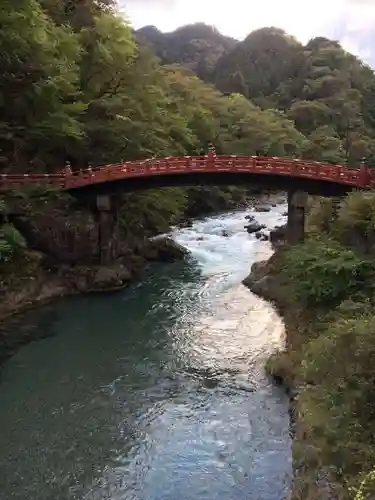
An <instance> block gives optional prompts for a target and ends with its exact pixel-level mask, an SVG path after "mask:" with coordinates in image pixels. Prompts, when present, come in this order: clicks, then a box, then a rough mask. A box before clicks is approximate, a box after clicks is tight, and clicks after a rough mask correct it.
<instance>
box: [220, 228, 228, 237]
mask: <svg viewBox="0 0 375 500" xmlns="http://www.w3.org/2000/svg"><path fill="white" fill-rule="evenodd" d="M221 235H222V236H225V237H226V238H228V237H229V233H228V231H226V230H225V229H223V232H222V233H221Z"/></svg>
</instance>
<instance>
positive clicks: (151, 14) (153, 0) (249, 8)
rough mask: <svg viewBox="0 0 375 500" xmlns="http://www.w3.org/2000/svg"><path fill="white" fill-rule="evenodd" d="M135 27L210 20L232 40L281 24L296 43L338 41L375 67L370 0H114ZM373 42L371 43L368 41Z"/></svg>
mask: <svg viewBox="0 0 375 500" xmlns="http://www.w3.org/2000/svg"><path fill="white" fill-rule="evenodd" d="M119 3H120V8H121V9H122V10H123V11H124V12H125V14H126V16H127V18H128V19H129V21H130V22H131V23H132V24H133V26H134V27H135V28H140V27H142V26H146V25H154V26H156V27H157V28H159V29H160V30H161V31H163V32H168V31H173V30H174V29H176V28H177V27H179V26H182V25H184V24H189V23H194V22H204V23H206V24H210V25H214V26H216V28H217V29H218V30H219V31H220V32H221V33H223V34H224V35H228V36H232V37H233V38H236V39H238V40H242V39H243V38H245V37H246V36H247V35H248V34H249V33H250V32H251V31H253V30H254V29H257V28H262V27H265V26H276V27H278V28H283V29H284V30H285V31H287V32H288V33H289V34H291V35H294V36H295V37H296V38H297V39H299V40H300V41H301V42H304V43H306V42H307V40H309V39H310V38H312V37H314V36H327V37H328V38H334V39H336V40H340V42H341V43H342V45H343V46H344V48H345V49H346V50H348V51H350V52H352V53H355V54H356V55H359V56H360V57H361V58H362V59H364V60H365V61H366V62H368V63H371V65H372V66H373V67H375V0H231V1H230V2H227V1H224V0H222V1H221V2H220V0H119ZM372 45H373V46H372Z"/></svg>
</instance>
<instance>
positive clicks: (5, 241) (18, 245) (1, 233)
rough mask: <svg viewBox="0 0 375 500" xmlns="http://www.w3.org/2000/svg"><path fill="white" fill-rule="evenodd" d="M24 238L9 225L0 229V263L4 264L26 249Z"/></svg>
mask: <svg viewBox="0 0 375 500" xmlns="http://www.w3.org/2000/svg"><path fill="white" fill-rule="evenodd" d="M26 246H27V245H26V241H25V238H24V237H23V236H22V235H21V233H20V232H19V231H17V229H16V228H15V227H14V226H12V225H11V224H6V225H4V226H2V227H1V228H0V263H1V264H6V263H8V262H10V261H11V260H12V259H13V258H14V257H16V256H17V255H19V254H20V253H21V252H22V251H23V250H24V249H25V248H26Z"/></svg>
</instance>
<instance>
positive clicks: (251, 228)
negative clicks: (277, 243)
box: [245, 222, 266, 234]
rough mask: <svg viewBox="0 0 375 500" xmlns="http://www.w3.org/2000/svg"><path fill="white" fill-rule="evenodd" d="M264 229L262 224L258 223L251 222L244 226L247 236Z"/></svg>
mask: <svg viewBox="0 0 375 500" xmlns="http://www.w3.org/2000/svg"><path fill="white" fill-rule="evenodd" d="M265 228H266V226H265V225H264V224H259V222H251V223H250V224H248V225H247V226H245V229H246V231H247V232H248V233H249V234H252V233H256V232H257V231H260V230H261V229H265Z"/></svg>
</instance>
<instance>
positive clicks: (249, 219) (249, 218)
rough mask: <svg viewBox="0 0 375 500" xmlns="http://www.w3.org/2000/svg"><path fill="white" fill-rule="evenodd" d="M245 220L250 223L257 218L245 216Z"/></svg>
mask: <svg viewBox="0 0 375 500" xmlns="http://www.w3.org/2000/svg"><path fill="white" fill-rule="evenodd" d="M245 219H246V220H248V221H254V220H255V217H254V215H245Z"/></svg>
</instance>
